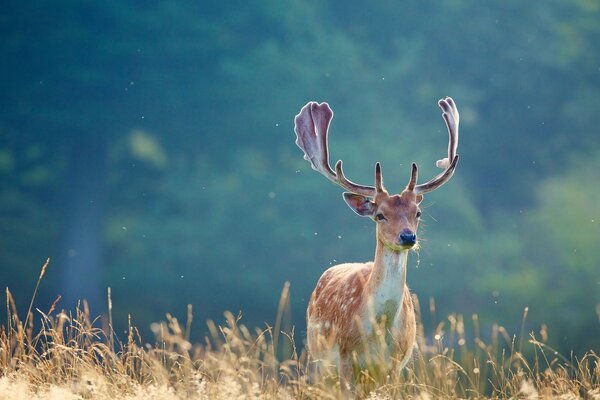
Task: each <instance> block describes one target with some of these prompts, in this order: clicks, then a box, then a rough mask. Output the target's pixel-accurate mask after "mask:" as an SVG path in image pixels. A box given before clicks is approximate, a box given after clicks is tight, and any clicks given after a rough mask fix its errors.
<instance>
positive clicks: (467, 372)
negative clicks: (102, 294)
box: [0, 277, 600, 400]
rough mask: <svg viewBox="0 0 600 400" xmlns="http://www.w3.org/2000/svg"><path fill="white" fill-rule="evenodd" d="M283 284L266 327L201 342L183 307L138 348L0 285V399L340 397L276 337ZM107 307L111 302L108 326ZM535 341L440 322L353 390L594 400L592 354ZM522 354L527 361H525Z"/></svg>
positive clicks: (226, 328) (230, 328)
mask: <svg viewBox="0 0 600 400" xmlns="http://www.w3.org/2000/svg"><path fill="white" fill-rule="evenodd" d="M40 279H41V277H40ZM288 289H289V288H288V286H286V287H285V288H284V291H283V293H282V301H281V302H280V310H279V313H278V317H277V319H278V321H276V328H275V329H274V328H271V327H267V328H266V329H256V330H254V331H253V332H251V331H250V330H249V329H248V328H247V327H246V326H244V325H243V324H240V323H239V318H236V317H234V315H233V314H231V313H229V312H227V313H225V323H224V324H223V325H222V326H218V325H217V324H215V323H214V322H212V321H208V328H209V331H210V335H209V337H207V338H206V340H205V341H204V343H203V344H192V343H191V342H190V341H189V334H190V325H189V321H191V318H192V310H191V307H190V308H189V309H188V317H187V320H188V321H187V323H186V324H181V323H180V322H179V321H178V320H177V319H176V318H174V317H172V316H170V315H167V317H166V320H165V321H164V322H161V323H157V324H153V326H152V330H153V332H154V333H155V334H156V336H157V338H156V343H155V344H154V345H147V344H143V342H142V339H141V338H140V335H139V333H138V331H137V329H136V328H135V327H133V326H131V325H130V326H129V328H128V331H127V332H128V335H127V338H126V340H125V341H123V342H120V341H119V340H117V339H116V338H115V337H114V334H113V332H112V330H111V329H106V330H102V329H100V328H99V327H98V325H99V322H98V320H97V319H96V320H92V319H91V316H90V315H89V311H88V309H87V306H86V304H85V303H83V306H82V307H80V308H78V309H77V310H75V311H74V312H73V313H68V312H64V311H59V310H58V309H57V308H56V304H55V305H53V307H52V308H51V310H49V312H42V311H40V310H35V311H31V313H35V314H37V315H35V318H33V314H30V313H28V316H26V318H25V319H24V320H22V319H21V318H19V315H18V314H17V312H16V307H15V304H14V301H13V298H12V295H11V293H10V291H8V289H7V291H6V307H7V312H8V319H7V321H6V324H5V325H3V326H2V327H1V328H0V399H13V398H14V399H21V398H34V399H36V398H39V399H41V398H56V399H68V398H73V399H81V398H90V399H109V398H110V399H120V398H126V399H138V398H139V399H144V400H146V399H148V398H151V399H187V398H201V399H202V398H206V399H231V398H267V399H270V398H273V399H280V398H303V399H312V398H325V399H333V398H341V397H342V394H341V391H340V388H339V384H338V380H337V378H336V374H335V368H330V369H329V370H322V371H321V372H319V373H317V371H315V368H314V363H313V362H312V360H310V359H309V358H308V357H307V356H306V354H305V353H304V352H299V350H298V349H297V348H296V347H295V344H294V343H295V341H294V335H295V332H294V331H293V330H292V332H288V333H279V332H278V331H279V328H277V327H278V326H280V324H279V321H280V319H281V318H282V314H283V310H284V308H285V304H286V302H287V295H288ZM111 308H112V305H111V304H110V302H109V310H108V311H109V312H108V317H109V325H112V322H110V321H111V315H110V314H111ZM524 316H525V315H524ZM474 318H475V319H476V318H477V317H476V316H474ZM40 320H41V324H38V325H36V324H34V322H33V321H40ZM544 337H545V332H544V331H542V332H541V333H540V339H538V338H537V335H535V334H533V333H530V334H529V335H528V336H527V337H525V335H520V336H519V337H516V336H511V335H510V334H509V333H508V332H507V331H506V330H505V329H504V328H502V327H501V326H494V327H493V329H492V334H491V343H489V344H488V343H484V341H483V340H482V339H481V338H480V337H479V336H477V335H475V336H474V337H473V338H472V339H470V338H468V337H467V336H466V334H465V324H464V321H463V317H462V316H460V315H450V316H449V317H448V319H447V322H445V323H444V324H440V325H438V327H437V329H436V332H434V335H433V339H432V340H429V341H428V340H425V339H424V335H423V332H422V330H421V332H420V334H419V349H418V350H415V353H414V357H413V361H412V362H411V363H410V364H409V366H408V368H406V369H405V370H404V371H401V372H398V371H392V372H390V373H388V374H385V373H384V374H381V373H380V372H381V371H378V372H376V375H377V376H375V375H372V374H370V373H369V372H366V371H359V372H358V374H357V376H358V378H357V384H356V391H357V394H358V395H359V396H360V397H368V398H371V399H379V398H381V399H383V398H418V399H429V398H467V397H468V398H529V399H534V398H557V397H560V398H565V399H567V398H569V399H570V398H580V397H583V398H586V399H587V398H589V399H600V357H599V356H598V355H597V354H596V353H594V352H593V351H590V352H588V353H587V354H585V355H584V356H583V357H581V358H574V359H565V358H564V357H562V356H560V355H559V354H557V353H556V352H554V350H552V349H551V348H549V347H547V345H546V344H545V343H544V340H543V339H544ZM284 349H289V350H287V351H286V350H284ZM526 352H531V353H533V354H535V356H534V357H533V358H532V359H530V360H529V361H528V360H527V359H526V357H525V356H524V355H523V354H524V353H526ZM283 353H286V354H283ZM282 354H283V355H282ZM374 374H375V373H374Z"/></svg>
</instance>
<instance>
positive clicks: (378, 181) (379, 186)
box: [375, 162, 386, 193]
mask: <svg viewBox="0 0 600 400" xmlns="http://www.w3.org/2000/svg"><path fill="white" fill-rule="evenodd" d="M375 190H377V193H382V192H386V190H385V187H384V186H383V175H382V174H381V164H380V163H379V162H377V163H375Z"/></svg>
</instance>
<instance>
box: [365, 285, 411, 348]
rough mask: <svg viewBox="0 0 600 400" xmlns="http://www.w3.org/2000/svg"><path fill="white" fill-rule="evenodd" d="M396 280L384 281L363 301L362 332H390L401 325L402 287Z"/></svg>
mask: <svg viewBox="0 0 600 400" xmlns="http://www.w3.org/2000/svg"><path fill="white" fill-rule="evenodd" d="M398 286H399V285H398V282H397V281H396V282H384V283H383V284H382V285H381V287H379V288H378V290H377V291H375V292H374V293H372V294H371V295H370V296H369V297H368V298H367V301H366V303H365V308H364V309H363V313H362V314H363V315H362V327H363V332H364V333H365V334H366V335H367V337H369V336H373V335H378V334H384V333H390V332H391V331H392V330H394V331H395V330H397V329H399V328H400V327H401V321H400V319H401V315H400V314H401V313H400V312H399V310H400V309H401V306H402V294H403V290H402V288H400V287H398Z"/></svg>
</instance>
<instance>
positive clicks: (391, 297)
mask: <svg viewBox="0 0 600 400" xmlns="http://www.w3.org/2000/svg"><path fill="white" fill-rule="evenodd" d="M407 257H408V250H403V251H393V250H391V249H390V248H388V247H387V246H385V245H384V244H383V243H382V242H380V241H379V240H378V241H377V248H376V250H375V260H374V263H373V270H372V271H371V275H370V276H369V280H368V281H367V287H366V290H367V293H368V294H369V296H370V297H371V301H373V306H374V307H375V311H376V312H379V311H383V310H378V309H383V308H393V309H398V307H399V306H400V304H402V300H403V295H404V287H405V284H406V261H407ZM390 311H391V310H390ZM385 312H386V313H387V311H385Z"/></svg>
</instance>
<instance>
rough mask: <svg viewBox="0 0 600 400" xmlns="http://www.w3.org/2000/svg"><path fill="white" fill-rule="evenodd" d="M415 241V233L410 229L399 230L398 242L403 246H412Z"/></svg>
mask: <svg viewBox="0 0 600 400" xmlns="http://www.w3.org/2000/svg"><path fill="white" fill-rule="evenodd" d="M415 243H417V235H415V233H414V232H413V231H411V230H410V229H404V230H402V232H400V244H401V245H403V246H412V245H414V244H415Z"/></svg>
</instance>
